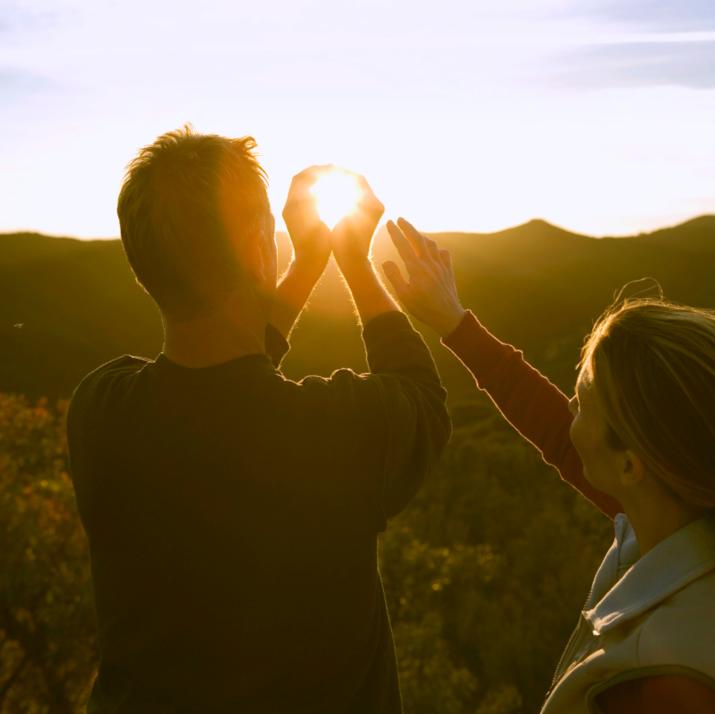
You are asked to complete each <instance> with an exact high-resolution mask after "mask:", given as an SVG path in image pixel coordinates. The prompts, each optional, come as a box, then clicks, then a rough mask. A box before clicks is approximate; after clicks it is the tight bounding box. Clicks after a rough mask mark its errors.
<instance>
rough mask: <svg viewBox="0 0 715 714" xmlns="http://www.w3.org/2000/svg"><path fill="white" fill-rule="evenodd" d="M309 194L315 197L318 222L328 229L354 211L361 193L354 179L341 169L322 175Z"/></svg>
mask: <svg viewBox="0 0 715 714" xmlns="http://www.w3.org/2000/svg"><path fill="white" fill-rule="evenodd" d="M310 192H311V193H312V194H313V196H314V197H315V205H316V208H317V210H318V215H319V216H320V220H321V221H323V223H325V224H326V225H327V226H328V227H329V228H333V227H334V226H335V225H336V224H337V223H338V221H340V219H341V218H343V217H344V216H347V215H349V214H350V213H353V212H354V211H355V210H356V208H357V205H358V202H359V201H360V196H361V193H362V192H361V190H360V186H359V185H358V182H357V180H356V179H355V177H354V176H353V175H352V174H350V173H348V172H347V171H344V170H342V169H330V170H329V171H327V172H325V173H324V174H322V175H321V176H320V178H319V179H318V180H317V181H316V182H315V183H314V184H313V187H312V188H311V190H310Z"/></svg>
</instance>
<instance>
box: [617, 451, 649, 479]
mask: <svg viewBox="0 0 715 714" xmlns="http://www.w3.org/2000/svg"><path fill="white" fill-rule="evenodd" d="M645 475H646V470H645V465H644V464H643V461H642V459H641V458H640V456H638V454H636V453H634V452H633V451H631V450H630V449H626V450H625V451H624V452H623V456H622V457H621V484H622V485H623V486H625V487H626V488H629V487H631V488H632V487H633V486H637V485H638V484H639V483H641V482H642V481H643V479H644V478H645Z"/></svg>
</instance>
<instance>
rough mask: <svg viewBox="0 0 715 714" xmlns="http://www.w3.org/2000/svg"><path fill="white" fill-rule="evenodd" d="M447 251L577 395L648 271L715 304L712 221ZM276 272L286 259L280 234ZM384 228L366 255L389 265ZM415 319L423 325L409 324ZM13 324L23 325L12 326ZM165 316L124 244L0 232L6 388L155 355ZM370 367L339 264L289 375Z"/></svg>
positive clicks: (474, 298) (492, 240)
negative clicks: (576, 375) (594, 329)
mask: <svg viewBox="0 0 715 714" xmlns="http://www.w3.org/2000/svg"><path fill="white" fill-rule="evenodd" d="M431 235H433V236H434V237H435V239H436V240H438V241H439V242H440V244H441V245H443V246H444V247H446V248H447V249H449V250H450V251H451V252H452V255H453V261H454V265H455V272H456V276H457V281H458V286H459V290H460V295H461V297H462V300H463V302H464V304H465V306H466V307H469V308H471V309H472V310H473V311H474V313H475V314H476V315H477V316H478V317H479V319H480V321H482V323H483V324H484V325H486V326H487V327H488V328H489V329H490V330H492V331H493V332H494V334H495V335H497V337H499V338H500V339H502V340H505V341H509V342H511V343H512V344H514V345H516V346H517V347H519V348H520V349H523V350H524V353H525V354H526V355H527V357H528V358H529V359H531V360H532V361H533V362H534V364H536V365H537V366H538V367H539V368H540V369H541V370H542V371H544V373H545V374H547V376H549V377H550V378H551V379H552V381H554V382H555V383H556V384H559V385H560V386H561V387H562V388H563V389H570V388H572V386H573V385H572V381H573V374H572V372H573V365H575V363H576V361H577V357H578V349H579V347H580V344H581V342H582V340H583V337H584V335H585V334H586V333H587V332H588V331H589V329H590V328H591V326H592V324H593V322H594V320H595V319H596V317H597V316H598V315H599V314H600V312H601V311H602V310H603V309H604V308H605V307H607V306H608V305H609V304H610V303H611V302H612V300H613V298H614V295H615V293H616V292H617V291H618V290H619V289H620V288H621V287H622V286H623V285H624V284H626V283H628V282H629V281H631V280H635V279H638V278H642V277H645V276H652V277H654V278H656V279H657V280H658V281H659V282H660V283H661V285H662V287H663V289H664V292H665V295H666V297H668V298H670V299H672V300H675V301H678V302H684V303H688V304H693V305H700V306H703V307H711V308H715V281H713V275H715V216H712V215H705V216H699V217H697V218H695V219H691V220H689V221H686V222H684V223H682V224H679V225H678V226H671V227H667V228H663V229H660V230H658V231H654V232H651V233H647V234H638V235H635V236H630V237H619V238H611V237H604V238H595V237H590V236H583V235H580V234H576V233H570V232H569V231H566V230H564V229H562V228H559V227H558V226H553V225H552V224H550V223H548V222H546V221H544V220H543V219H534V220H532V221H528V222H527V223H524V224H520V225H519V226H513V227H511V228H507V229H505V230H503V231H499V232H496V233H483V234H479V233H455V232H445V233H432V234H431ZM277 243H278V249H279V251H278V252H279V265H280V267H281V268H282V267H285V265H286V264H287V262H288V260H289V259H290V255H291V247H290V241H289V239H288V237H287V236H286V235H285V234H284V233H280V234H278V235H277ZM395 257H396V256H395V251H394V248H393V246H392V245H391V243H390V241H389V239H388V237H387V235H386V231H385V230H384V229H383V230H381V231H380V232H379V235H378V236H377V237H376V240H375V246H374V258H375V262H376V264H377V265H381V264H382V262H384V260H386V259H388V258H393V259H394V258H395ZM416 324H417V323H416ZM16 325H21V327H16ZM417 326H418V327H419V328H420V329H421V330H422V331H423V334H424V335H425V338H426V340H427V342H428V344H429V345H430V346H431V347H432V348H433V351H434V353H435V359H436V360H437V364H438V367H439V369H440V372H441V373H442V375H443V378H444V380H445V383H446V384H447V386H448V389H449V391H450V394H451V395H452V398H453V399H456V400H459V399H465V398H466V399H473V398H474V387H473V382H472V380H471V378H470V377H469V376H468V375H467V374H466V373H465V372H464V370H463V368H462V367H461V366H460V365H459V364H458V363H457V362H456V361H455V360H454V359H453V358H451V357H450V356H449V355H448V354H447V353H446V351H445V350H444V349H443V348H442V347H441V346H440V344H439V340H438V339H437V338H436V336H435V335H434V334H433V333H432V332H431V331H430V330H429V329H427V328H425V327H424V326H421V325H419V324H417ZM161 344H162V326H161V320H160V316H159V313H158V310H157V309H156V306H155V305H154V304H153V302H152V301H151V299H150V298H149V297H148V296H147V295H146V294H145V293H144V292H143V291H142V290H141V289H140V288H139V287H138V285H137V284H136V282H135V280H134V277H133V275H132V273H131V270H130V268H129V266H128V264H127V261H126V257H125V255H124V252H123V249H122V246H121V242H120V241H119V240H118V239H114V240H91V241H83V240H78V239H75V238H70V237H66V236H62V237H54V236H44V235H42V234H34V233H28V232H25V233H10V234H0V345H2V348H1V349H0V392H20V393H24V394H28V395H30V396H33V397H37V396H43V395H44V396H50V397H66V396H69V394H71V391H72V389H73V387H74V386H75V385H76V384H77V382H78V381H79V380H80V379H81V377H82V376H83V375H84V374H86V373H87V372H89V371H90V370H91V369H93V368H94V367H96V366H97V365H99V364H101V363H102V362H105V361H108V360H109V359H112V358H114V357H116V356H118V355H121V354H125V353H130V354H137V355H143V356H146V357H149V358H151V357H154V356H156V354H158V352H159V351H160V349H161ZM342 366H348V367H352V368H353V369H357V370H364V369H365V368H366V364H365V359H364V354H363V351H362V344H361V338H360V330H359V327H358V326H357V324H356V321H355V318H354V308H353V306H352V304H351V301H350V298H349V295H348V294H347V291H346V288H345V285H344V283H343V281H342V280H341V278H340V276H339V274H338V271H337V268H336V266H335V264H334V262H333V261H331V263H330V264H329V266H328V270H327V271H326V274H325V275H324V276H323V278H322V279H321V281H320V283H319V285H318V286H317V288H316V290H315V291H314V293H313V296H312V298H311V302H310V307H309V309H308V310H307V311H306V312H305V313H304V315H303V316H302V318H301V320H300V322H299V324H298V325H297V327H296V329H295V331H294V335H293V339H292V349H291V351H290V353H289V354H288V356H287V358H286V360H285V362H284V369H285V373H286V374H287V376H289V377H291V378H300V377H302V376H304V375H305V374H308V373H317V374H324V375H327V374H330V373H331V372H332V371H333V370H334V369H336V368H338V367H342Z"/></svg>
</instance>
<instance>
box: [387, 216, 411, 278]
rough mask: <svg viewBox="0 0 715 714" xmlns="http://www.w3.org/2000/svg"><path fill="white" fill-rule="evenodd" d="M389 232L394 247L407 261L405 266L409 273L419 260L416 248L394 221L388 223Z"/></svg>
mask: <svg viewBox="0 0 715 714" xmlns="http://www.w3.org/2000/svg"><path fill="white" fill-rule="evenodd" d="M387 232H388V233H389V234H390V238H392V243H393V245H394V246H395V248H396V249H397V252H398V253H399V254H400V258H402V260H404V261H405V266H406V267H407V270H408V271H409V270H410V267H411V266H413V265H414V264H415V263H416V262H417V260H418V257H417V254H416V253H415V249H414V246H413V245H412V243H410V241H408V240H407V238H406V237H405V234H404V233H403V232H402V230H401V228H400V227H399V226H397V225H395V224H394V223H393V222H392V221H388V222H387Z"/></svg>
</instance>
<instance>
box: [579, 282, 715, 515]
mask: <svg viewBox="0 0 715 714" xmlns="http://www.w3.org/2000/svg"><path fill="white" fill-rule="evenodd" d="M644 280H652V278H648V279H644ZM637 282H642V281H637ZM653 282H654V283H655V285H656V286H657V290H658V293H659V295H658V297H637V296H633V297H627V298H623V297H622V295H623V293H624V291H625V290H626V289H627V288H629V287H630V286H632V285H633V283H629V284H628V285H626V286H624V288H622V289H621V291H620V293H619V295H618V296H617V297H616V299H615V300H614V303H613V304H612V305H611V306H610V307H609V308H608V309H607V310H606V311H605V312H604V313H603V314H602V315H601V317H599V318H598V320H597V322H596V324H595V325H594V327H593V330H592V331H591V333H590V335H588V337H587V338H586V341H585V343H584V346H583V347H582V349H581V360H580V362H579V369H580V370H581V372H582V374H583V375H584V376H585V377H586V378H587V379H588V381H590V382H592V384H593V388H594V390H595V393H596V396H597V398H598V400H599V402H600V405H601V407H602V409H603V411H604V414H605V418H606V421H607V423H608V426H609V434H608V437H607V438H608V443H609V445H610V446H611V447H612V448H616V449H626V448H627V449H631V450H633V451H634V452H635V453H636V454H638V456H639V457H641V459H642V460H643V462H644V464H645V466H646V468H647V469H648V471H649V472H650V473H651V474H653V475H654V476H655V477H656V478H658V479H660V481H661V482H662V483H664V484H665V485H666V486H667V487H668V488H669V489H670V490H671V492H672V493H674V494H675V495H676V496H678V497H679V498H680V499H682V500H683V501H684V502H686V503H687V504H689V505H692V506H696V507H702V508H708V509H715V310H710V309H705V308H697V307H690V306H688V305H680V304H677V303H673V302H670V301H668V300H665V299H664V298H663V293H662V290H661V288H660V285H658V283H657V281H653ZM638 294H642V291H641V292H640V293H638Z"/></svg>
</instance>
